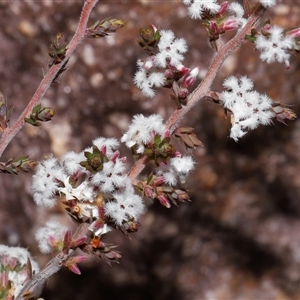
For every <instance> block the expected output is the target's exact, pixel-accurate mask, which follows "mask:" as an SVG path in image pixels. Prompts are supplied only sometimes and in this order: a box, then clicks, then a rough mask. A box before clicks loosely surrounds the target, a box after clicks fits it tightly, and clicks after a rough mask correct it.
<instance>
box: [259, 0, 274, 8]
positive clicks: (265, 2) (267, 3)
mask: <svg viewBox="0 0 300 300" xmlns="http://www.w3.org/2000/svg"><path fill="white" fill-rule="evenodd" d="M259 2H260V3H261V5H262V6H264V7H265V8H268V7H271V6H274V5H276V0H259Z"/></svg>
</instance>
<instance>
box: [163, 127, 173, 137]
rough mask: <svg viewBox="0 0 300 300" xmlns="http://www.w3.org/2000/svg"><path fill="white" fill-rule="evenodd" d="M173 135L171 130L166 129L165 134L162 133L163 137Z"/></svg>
mask: <svg viewBox="0 0 300 300" xmlns="http://www.w3.org/2000/svg"><path fill="white" fill-rule="evenodd" d="M170 136H171V133H170V130H169V129H168V130H166V131H165V132H164V133H163V135H162V138H163V139H165V138H169V137H170Z"/></svg>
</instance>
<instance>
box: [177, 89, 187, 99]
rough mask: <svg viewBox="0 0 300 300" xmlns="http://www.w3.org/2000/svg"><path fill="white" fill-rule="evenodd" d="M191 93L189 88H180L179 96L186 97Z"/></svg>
mask: <svg viewBox="0 0 300 300" xmlns="http://www.w3.org/2000/svg"><path fill="white" fill-rule="evenodd" d="M188 94H189V91H188V89H187V88H180V90H179V92H178V98H180V99H185V98H186V97H187V96H188Z"/></svg>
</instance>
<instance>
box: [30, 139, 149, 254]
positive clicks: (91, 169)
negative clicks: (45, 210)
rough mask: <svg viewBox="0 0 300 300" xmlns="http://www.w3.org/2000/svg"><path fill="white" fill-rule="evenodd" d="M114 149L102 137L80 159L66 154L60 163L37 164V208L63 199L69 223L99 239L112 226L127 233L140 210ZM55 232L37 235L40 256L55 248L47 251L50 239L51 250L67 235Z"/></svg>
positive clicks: (52, 160)
mask: <svg viewBox="0 0 300 300" xmlns="http://www.w3.org/2000/svg"><path fill="white" fill-rule="evenodd" d="M118 145H119V143H118V141H117V140H116V139H105V138H102V137H100V138H98V139H96V140H94V141H93V146H92V147H90V148H87V149H85V150H84V151H82V152H81V153H75V152H69V153H67V154H66V155H64V156H63V158H62V160H61V162H59V161H58V160H57V159H56V158H53V157H51V158H49V159H47V160H45V161H43V162H42V163H40V164H39V166H38V170H37V173H36V175H34V176H33V183H32V191H33V197H34V200H35V202H36V203H37V204H38V205H43V206H46V207H52V206H53V205H55V202H56V197H57V196H59V197H61V199H62V201H63V203H64V204H65V205H66V206H67V211H68V213H69V214H70V215H71V216H72V218H73V219H75V220H76V221H78V222H88V223H90V224H91V225H90V230H91V231H92V232H93V233H94V235H97V236H101V235H103V234H105V233H106V232H108V231H110V230H111V226H112V227H116V226H119V227H122V226H123V227H124V228H126V229H127V228H128V226H127V225H128V222H129V223H130V224H132V222H137V219H138V218H139V216H140V215H141V214H142V213H143V211H144V204H143V203H142V199H141V198H140V197H139V196H138V195H136V194H135V193H134V189H133V187H132V185H131V182H130V180H129V178H128V177H127V175H126V174H124V171H125V158H124V157H123V158H121V157H120V152H119V151H116V150H115V149H116V147H117V146H118ZM57 227H59V226H56V224H53V223H51V224H48V226H47V227H46V228H44V229H41V230H40V231H39V232H38V234H37V237H36V238H37V240H38V241H39V243H40V248H41V250H42V251H43V252H48V251H49V250H50V248H51V247H50V248H49V246H53V245H51V243H50V245H47V241H48V244H49V239H48V240H47V237H48V236H49V235H50V236H52V240H51V241H50V242H52V244H53V239H54V240H55V236H56V235H57V234H58V235H60V236H61V237H62V235H63V234H64V231H65V230H64V229H60V230H57ZM55 231H56V235H55V234H54V232H55Z"/></svg>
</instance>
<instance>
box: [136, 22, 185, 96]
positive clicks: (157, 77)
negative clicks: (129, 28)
mask: <svg viewBox="0 0 300 300" xmlns="http://www.w3.org/2000/svg"><path fill="white" fill-rule="evenodd" d="M148 31H150V32H152V35H153V36H154V37H155V47H151V49H150V50H151V51H150V52H151V53H150V56H149V57H148V58H147V59H145V60H141V59H139V60H138V62H137V67H138V71H137V72H136V73H135V76H134V83H135V84H136V86H137V87H138V88H140V89H141V91H142V92H143V94H144V95H145V96H148V97H153V96H154V94H155V93H154V90H153V88H154V87H161V86H165V85H166V84H167V82H166V81H167V78H168V77H170V74H169V73H172V74H173V73H174V72H175V73H176V72H182V75H185V74H186V73H188V72H189V69H187V68H185V67H184V66H183V65H182V61H183V59H184V56H183V54H184V53H186V52H187V45H186V42H185V40H184V39H183V38H180V39H176V38H175V35H174V33H173V32H172V31H171V30H157V28H156V27H154V26H152V28H149V29H148ZM142 38H143V41H142V42H141V44H142V45H144V44H145V43H146V42H145V36H144V35H142ZM148 39H149V37H148V36H147V42H148ZM151 42H152V41H151ZM148 43H149V42H148ZM143 48H144V49H145V47H144V46H143ZM146 50H147V51H149V47H147V48H146ZM165 69H167V70H168V71H167V70H165ZM160 70H163V71H165V72H161V71H160Z"/></svg>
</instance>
